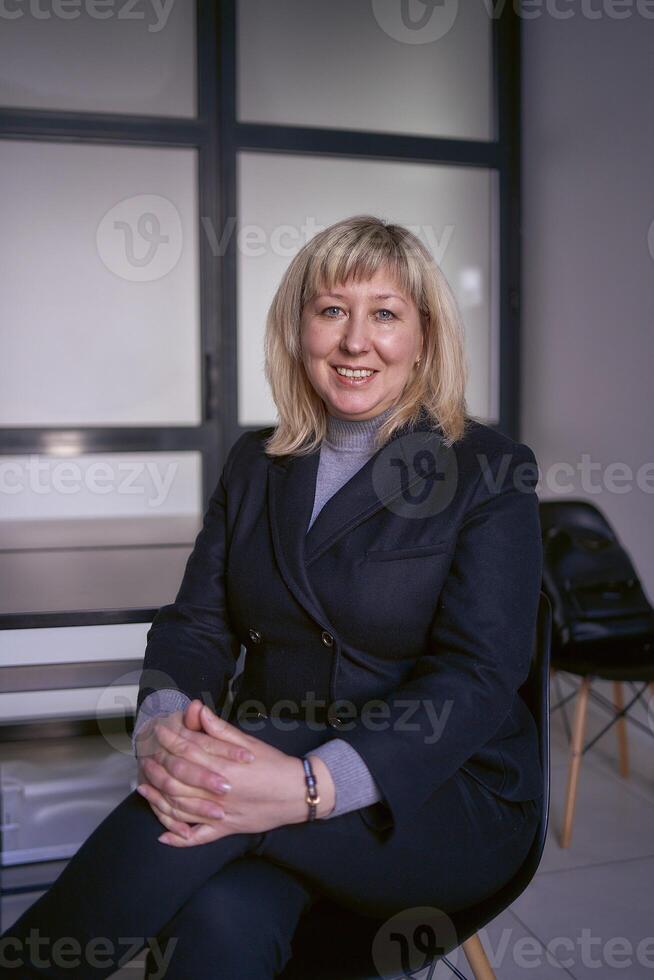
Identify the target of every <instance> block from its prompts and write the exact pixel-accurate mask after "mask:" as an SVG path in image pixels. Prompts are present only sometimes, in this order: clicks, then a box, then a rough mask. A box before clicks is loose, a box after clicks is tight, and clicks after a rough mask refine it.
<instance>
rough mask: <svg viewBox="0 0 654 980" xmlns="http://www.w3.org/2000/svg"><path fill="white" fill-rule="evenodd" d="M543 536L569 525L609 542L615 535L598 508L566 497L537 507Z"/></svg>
mask: <svg viewBox="0 0 654 980" xmlns="http://www.w3.org/2000/svg"><path fill="white" fill-rule="evenodd" d="M538 511H539V515H540V526H541V530H542V532H543V536H545V535H546V534H547V532H548V531H549V530H550V528H552V527H559V526H561V525H563V524H569V525H571V526H574V527H578V528H580V529H584V530H587V531H595V532H596V533H597V534H602V535H604V536H605V537H607V538H609V539H610V540H617V535H616V533H615V531H614V530H613V528H612V527H611V525H610V524H609V522H608V520H607V519H606V517H605V516H604V514H603V513H602V512H601V510H600V509H599V507H596V506H595V504H592V503H591V502H590V501H589V500H580V499H579V498H572V497H566V499H565V500H541V502H540V504H539V505H538Z"/></svg>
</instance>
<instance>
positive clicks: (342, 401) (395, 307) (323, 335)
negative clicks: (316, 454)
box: [301, 269, 422, 419]
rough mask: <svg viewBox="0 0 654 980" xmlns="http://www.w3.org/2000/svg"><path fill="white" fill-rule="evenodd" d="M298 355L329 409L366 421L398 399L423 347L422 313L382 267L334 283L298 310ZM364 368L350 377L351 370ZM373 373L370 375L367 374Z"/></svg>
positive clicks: (335, 412) (338, 414) (334, 413)
mask: <svg viewBox="0 0 654 980" xmlns="http://www.w3.org/2000/svg"><path fill="white" fill-rule="evenodd" d="M301 343H302V356H303V361H304V366H305V369H306V372H307V374H308V376H309V380H310V381H311V384H312V385H313V387H314V388H315V390H316V391H317V392H318V394H319V395H320V397H321V398H322V400H323V401H324V403H325V405H326V408H327V411H328V412H329V413H330V414H331V415H336V416H338V418H343V419H368V418H372V417H373V416H374V415H378V414H379V413H380V412H383V411H384V410H385V409H386V408H389V407H390V406H391V405H393V404H394V403H395V402H396V401H398V399H399V397H400V395H401V393H402V391H403V389H404V387H405V385H406V384H407V382H408V381H409V379H410V378H411V376H412V374H413V372H414V371H415V362H416V360H417V358H418V357H419V356H420V352H421V350H422V328H421V323H420V314H419V312H418V309H417V307H416V305H415V303H414V302H413V300H412V299H411V297H409V296H406V295H403V294H402V293H401V292H400V289H399V288H398V286H397V285H396V283H395V282H394V281H393V279H392V278H390V277H389V275H388V273H387V272H386V270H385V269H379V270H378V271H377V272H376V273H375V275H374V276H373V277H372V278H371V279H369V280H367V281H366V282H354V281H353V280H349V281H348V282H345V283H341V284H340V285H336V286H334V292H331V293H330V292H321V293H320V294H319V295H317V296H314V297H313V299H311V300H310V301H309V302H308V303H307V304H306V306H305V307H304V310H303V312H302V321H301ZM363 369H365V370H364V374H363V375H357V376H355V377H353V376H352V375H351V374H350V373H349V372H351V371H359V370H363ZM370 372H372V373H370Z"/></svg>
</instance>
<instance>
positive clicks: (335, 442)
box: [325, 405, 394, 452]
mask: <svg viewBox="0 0 654 980" xmlns="http://www.w3.org/2000/svg"><path fill="white" fill-rule="evenodd" d="M393 408H394V406H393V405H391V406H390V407H389V408H387V409H385V410H384V411H383V412H380V413H379V414H378V415H373V417H372V418H369V419H341V418H338V416H336V415H330V414H329V412H328V413H327V431H326V434H325V441H326V442H328V443H329V445H330V446H332V447H333V448H334V449H344V450H350V451H354V452H361V451H362V450H366V449H367V450H370V449H373V448H374V442H375V433H376V432H377V429H378V428H379V427H380V425H381V424H382V423H383V422H384V421H385V420H386V419H387V418H388V416H389V415H390V414H391V412H392V411H393Z"/></svg>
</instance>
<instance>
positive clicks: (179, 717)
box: [136, 700, 307, 847]
mask: <svg viewBox="0 0 654 980" xmlns="http://www.w3.org/2000/svg"><path fill="white" fill-rule="evenodd" d="M136 755H137V758H138V786H137V790H138V792H139V793H140V794H141V795H142V796H143V797H144V798H145V799H146V800H147V801H148V803H149V804H150V806H151V807H152V810H153V811H154V813H155V814H156V816H157V817H158V818H159V820H160V821H161V823H162V824H163V825H164V827H166V828H167V831H166V832H164V833H163V834H162V835H161V836H160V837H159V840H160V841H161V842H162V843H164V844H171V845H173V846H175V847H189V846H193V845H195V844H206V843H208V842H209V841H213V840H216V839H218V838H219V837H225V836H227V835H228V834H235V833H260V832H262V831H266V830H271V829H272V828H274V827H278V826H281V825H282V824H289V823H300V822H302V821H303V820H305V819H306V813H307V807H306V803H305V801H304V785H305V783H304V769H303V766H302V762H301V760H300V759H299V758H298V757H297V756H291V755H287V754H286V753H284V752H281V751H279V749H276V748H274V747H273V746H271V745H268V744H267V743H266V742H264V741H262V740H261V739H258V738H255V737H254V736H252V735H247V734H245V733H244V732H242V731H241V729H240V728H237V727H236V726H235V725H232V724H230V723H229V722H228V721H225V720H224V719H223V718H220V717H218V716H217V715H216V714H214V713H213V712H212V711H211V710H210V709H209V708H208V707H207V706H206V705H203V704H202V702H201V701H199V700H194V701H191V703H190V704H189V705H188V706H187V707H186V709H185V710H184V711H176V712H174V713H173V714H171V715H168V716H166V717H162V718H158V719H156V718H154V719H152V720H151V721H149V722H148V723H147V724H146V725H145V726H144V728H143V730H142V731H141V732H139V734H138V735H137V737H136Z"/></svg>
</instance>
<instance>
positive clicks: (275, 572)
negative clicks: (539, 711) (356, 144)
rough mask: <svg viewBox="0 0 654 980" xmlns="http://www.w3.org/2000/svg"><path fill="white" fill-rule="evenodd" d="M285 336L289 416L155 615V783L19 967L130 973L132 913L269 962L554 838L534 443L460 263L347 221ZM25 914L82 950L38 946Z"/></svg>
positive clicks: (183, 960)
mask: <svg viewBox="0 0 654 980" xmlns="http://www.w3.org/2000/svg"><path fill="white" fill-rule="evenodd" d="M265 348H266V349H265V354H266V374H267V378H268V381H269V383H270V385H271V389H272V393H273V397H274V400H275V404H276V406H277V409H278V414H279V421H278V424H277V425H276V426H273V427H270V428H266V429H259V430H257V431H252V432H247V433H245V434H244V435H242V436H241V437H240V438H239V439H238V440H237V441H236V443H235V445H234V446H233V447H232V449H231V451H230V453H229V454H228V457H227V460H226V463H225V466H224V469H223V472H222V475H221V478H220V480H219V482H218V485H217V487H216V489H215V490H214V492H213V494H212V497H211V500H210V503H209V507H208V510H207V512H206V515H205V518H204V525H203V528H202V530H201V531H200V533H199V535H198V537H197V539H196V542H195V547H194V550H193V553H192V554H191V556H190V558H189V560H188V563H187V566H186V570H185V574H184V578H183V581H182V584H181V587H180V590H179V593H178V595H177V597H176V600H175V602H173V603H171V604H170V605H167V606H164V607H163V608H162V609H161V610H160V611H159V612H158V614H157V616H156V617H155V620H154V622H153V624H152V628H151V630H150V631H149V633H148V642H147V648H146V652H145V662H144V670H143V674H142V677H141V684H140V689H139V696H138V708H139V713H138V718H137V726H136V730H135V731H136V740H135V742H136V751H137V754H138V757H139V780H140V782H139V792H134V793H131V794H130V795H129V796H128V797H127V798H126V799H125V800H124V801H123V802H122V803H121V804H120V805H119V806H118V807H116V809H115V810H114V811H113V812H112V813H111V814H109V816H108V817H107V818H106V819H105V820H104V821H103V822H102V824H100V826H99V827H98V828H96V830H95V831H94V833H93V834H91V836H90V837H89V838H88V840H87V841H86V842H85V843H84V845H83V846H82V847H81V848H80V850H79V852H78V853H77V854H76V855H75V857H74V858H72V860H71V861H70V862H69V864H68V865H67V867H66V869H65V870H64V872H63V874H62V875H61V877H60V879H59V880H58V881H57V882H56V883H55V884H54V885H53V886H52V887H51V888H50V890H49V891H48V892H47V893H46V894H45V895H44V896H42V897H41V898H40V899H39V900H38V901H37V902H36V903H35V904H34V905H33V906H32V908H31V909H29V910H27V912H25V913H24V915H23V916H22V917H21V918H20V919H19V920H18V922H17V923H16V924H15V925H14V927H13V928H12V929H11V933H10V934H11V937H12V941H13V943H14V945H13V946H12V947H11V949H12V955H14V956H15V957H18V956H19V955H23V964H22V972H21V973H20V975H21V977H22V976H30V977H31V976H41V975H44V969H45V975H47V976H53V977H58V976H62V977H63V976H65V977H84V978H88V977H90V976H109V975H110V974H111V972H112V970H113V969H115V967H116V966H117V965H119V964H120V963H121V961H124V958H125V956H126V955H127V951H126V950H125V947H124V945H123V946H122V947H121V945H120V937H134V940H135V941H134V944H133V946H132V947H131V948H130V950H129V954H130V955H132V956H133V955H134V953H135V950H136V949H137V948H141V947H143V946H144V945H145V944H146V942H147V941H148V939H149V940H150V945H151V948H152V949H153V953H152V954H151V955H150V957H149V968H150V971H151V972H150V973H149V975H150V976H152V977H154V976H155V975H160V976H163V975H164V973H162V972H159V973H156V972H155V971H156V970H158V969H159V967H160V966H161V968H162V969H163V965H165V967H166V968H167V972H165V976H166V977H167V978H169V980H170V978H178V977H179V978H184V980H186V978H188V977H191V976H192V977H194V978H195V980H199V978H203V977H215V978H221V980H228V978H232V977H234V978H235V977H239V978H240V977H242V976H247V977H248V978H250V980H255V978H261V980H264V978H272V977H274V976H276V975H277V974H278V973H279V972H281V970H282V969H283V967H284V964H285V963H286V962H287V960H288V958H289V957H290V954H291V947H290V941H291V937H292V935H293V932H294V929H295V928H296V926H297V923H298V920H299V918H300V916H301V914H302V913H303V912H304V911H305V910H306V909H307V908H308V907H309V906H310V904H311V903H312V902H313V901H315V899H316V898H317V897H318V896H320V895H326V896H328V897H330V898H332V899H333V900H334V901H336V902H337V903H339V904H340V905H342V906H343V907H344V908H349V909H353V910H356V911H357V912H359V913H360V914H363V915H367V916H373V917H376V918H380V919H381V918H383V917H385V916H391V915H393V914H395V913H396V912H398V911H400V910H402V909H407V908H411V907H415V906H434V907H437V908H439V909H442V910H444V911H445V912H449V911H454V910H457V909H459V908H462V907H465V906H467V905H471V904H474V903H475V902H477V901H480V900H481V899H483V898H484V897H485V896H487V895H489V894H492V893H493V892H495V891H496V890H497V889H498V888H499V887H500V886H501V885H502V884H503V883H504V882H505V881H507V880H508V879H509V878H511V877H512V876H513V874H514V872H515V871H516V870H517V869H518V868H519V867H520V865H521V863H522V862H523V860H524V858H525V856H526V854H527V852H528V850H529V848H530V845H531V843H532V840H533V837H534V833H535V829H536V825H537V821H538V807H537V798H538V796H539V795H540V793H541V792H542V773H541V771H540V766H539V760H538V746H537V734H536V730H535V724H534V721H533V718H532V716H531V714H530V713H529V711H528V709H527V707H526V705H525V704H524V702H523V701H522V700H521V698H520V696H519V695H518V693H517V691H518V688H519V687H520V686H521V684H522V683H523V682H524V681H525V679H526V677H527V674H528V670H529V663H530V657H531V651H532V647H533V640H534V631H535V623H536V611H537V605H538V597H539V591H540V581H541V551H540V528H539V521H538V502H537V497H536V494H535V491H534V486H535V483H536V479H537V467H536V461H535V459H534V456H533V453H532V452H531V450H530V449H529V448H528V447H527V446H525V445H524V444H521V443H515V442H513V441H512V440H510V439H509V438H507V437H506V436H503V435H501V434H499V433H497V432H495V431H494V430H493V429H491V428H490V427H488V426H486V425H484V424H482V423H481V422H480V421H478V420H476V419H474V418H472V417H471V416H470V415H469V414H468V413H467V412H466V409H465V395H464V391H465V383H466V370H465V360H464V353H463V341H462V327H461V322H460V319H459V315H458V312H457V308H456V304H455V302H454V300H453V297H452V294H451V292H450V290H449V287H448V285H447V283H446V281H445V279H444V277H443V276H442V274H441V273H440V271H439V269H438V267H437V266H436V264H435V263H434V261H433V259H432V258H431V256H430V254H429V252H428V251H427V250H426V249H425V248H424V247H423V246H422V244H421V243H420V241H419V240H418V239H417V238H416V237H415V236H414V235H413V234H411V233H410V232H409V231H408V230H407V229H405V228H403V227H401V226H398V225H391V224H386V223H385V222H383V221H381V220H379V219H377V218H374V217H371V216H367V215H361V216H356V217H353V218H350V219H347V220H344V221H341V222H338V223H337V224H335V225H333V226H331V227H329V228H327V229H325V230H324V231H322V232H321V233H319V234H318V235H316V236H315V237H314V238H313V239H312V240H311V241H310V242H308V243H307V244H306V245H305V246H304V247H303V248H302V250H301V251H300V252H299V253H298V255H297V256H296V257H295V258H294V259H293V261H292V262H291V264H290V266H289V268H288V269H287V271H286V273H285V275H284V277H283V279H282V282H281V284H280V286H279V288H278V290H277V293H276V295H275V297H274V300H273V302H272V305H271V308H270V311H269V315H268V322H267V332H266V344H265ZM241 645H244V646H245V647H246V650H247V655H246V659H245V667H244V670H243V672H242V674H241V675H240V676H239V677H238V678H235V679H234V684H233V685H232V690H231V692H230V691H229V682H230V680H231V679H232V678H234V674H235V668H236V661H237V659H238V655H239V651H240V648H241ZM228 693H229V694H230V698H228V696H227V695H228ZM231 695H234V701H233V703H232V701H231ZM312 776H313V779H314V782H312V778H311V777H312ZM315 784H317V795H318V799H317V800H316V799H315V795H316V794H315V791H314V790H315ZM30 930H37V931H38V932H39V934H40V935H42V936H45V937H48V942H49V947H48V948H49V949H50V947H52V946H53V944H54V943H55V942H56V938H57V937H59V938H61V937H69V938H70V937H74V940H75V942H76V943H77V944H78V946H79V948H80V950H81V955H80V963H79V965H71V963H70V962H68V963H66V964H65V966H64V965H61V964H59V963H58V962H55V961H54V955H53V952H52V950H51V949H50V952H51V958H50V963H49V966H48V967H47V968H43V967H42V966H38V965H35V961H34V958H33V957H31V950H29V949H28V943H27V937H28V936H29V934H30ZM99 940H104V947H102V951H103V956H99V957H98V956H97V955H96V954H95V949H96V946H95V945H94V944H97V942H98V941H99ZM44 949H45V946H44V947H43V949H42V950H41V953H42V959H45V953H44ZM89 949H91V950H92V952H91V953H90V952H89ZM155 954H156V955H155ZM70 956H71V958H72V954H70ZM92 956H95V959H92ZM30 957H31V958H30ZM48 970H49V971H50V972H48Z"/></svg>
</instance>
